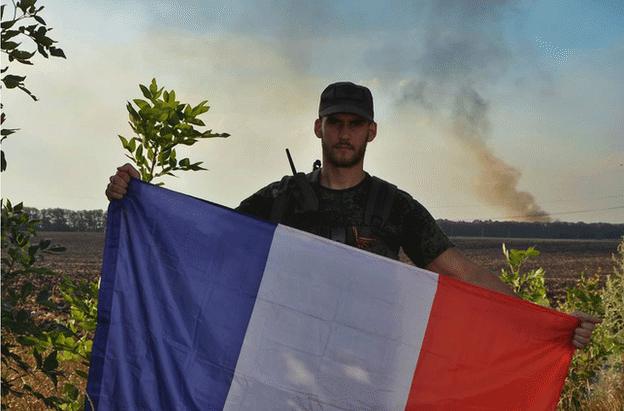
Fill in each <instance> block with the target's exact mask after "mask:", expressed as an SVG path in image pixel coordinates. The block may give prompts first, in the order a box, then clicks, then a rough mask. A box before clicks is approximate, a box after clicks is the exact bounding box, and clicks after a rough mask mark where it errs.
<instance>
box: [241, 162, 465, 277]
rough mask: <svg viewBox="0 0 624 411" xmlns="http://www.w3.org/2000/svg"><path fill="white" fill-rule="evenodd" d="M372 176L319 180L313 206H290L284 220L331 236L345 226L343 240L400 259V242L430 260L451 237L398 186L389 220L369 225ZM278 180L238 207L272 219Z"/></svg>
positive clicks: (417, 259)
mask: <svg viewBox="0 0 624 411" xmlns="http://www.w3.org/2000/svg"><path fill="white" fill-rule="evenodd" d="M371 183H372V177H371V176H370V175H369V174H368V173H367V174H366V177H365V178H364V180H363V181H362V182H361V183H359V184H358V185H356V186H354V187H351V188H348V189H345V190H332V189H329V188H326V187H322V186H321V185H320V184H319V183H318V182H316V183H312V187H313V189H314V191H315V193H316V196H317V198H318V199H319V209H318V211H314V212H307V213H302V212H296V210H294V207H290V208H289V209H287V210H286V211H285V213H284V215H283V217H282V218H281V221H280V223H281V224H284V225H287V226H290V227H293V228H297V229H299V230H303V231H307V232H309V233H312V234H316V235H319V236H322V237H325V238H332V237H334V238H335V236H333V235H332V230H333V231H334V232H335V231H336V230H344V235H343V237H344V240H345V241H344V242H345V243H346V244H348V245H351V246H354V247H358V248H361V249H363V250H367V251H370V252H373V253H376V254H379V255H383V256H386V257H390V258H394V259H396V260H398V255H399V249H400V248H401V247H402V248H403V251H404V252H405V254H407V256H408V257H409V258H410V259H411V260H412V261H413V262H414V264H416V265H417V266H419V267H425V266H427V265H428V264H429V263H430V262H431V261H433V260H434V259H435V258H436V257H437V256H439V255H440V254H442V252H443V251H445V250H446V249H448V248H450V247H453V243H451V241H450V240H449V239H448V238H447V236H446V235H445V234H444V232H443V231H442V230H441V229H440V227H439V226H438V224H437V223H436V222H435V220H434V219H433V217H432V216H431V214H429V212H428V211H427V210H426V209H425V207H423V206H422V205H421V204H420V203H419V202H418V201H416V200H414V199H413V198H412V197H411V196H410V195H409V194H408V193H406V192H405V191H402V190H397V193H396V195H395V197H394V202H393V204H392V209H391V212H390V216H389V218H388V221H387V222H386V223H385V224H384V225H383V227H382V228H376V227H371V226H366V225H365V219H364V214H365V210H366V205H367V200H368V194H369V191H370V188H371ZM279 188H280V182H279V181H278V182H274V183H271V184H269V185H268V186H266V187H264V188H262V189H261V190H260V191H258V192H257V193H255V194H253V195H252V196H251V197H249V198H247V199H245V200H243V201H242V202H241V204H240V205H239V206H238V207H237V210H238V211H240V212H243V213H246V214H250V215H252V216H254V217H257V218H261V219H264V220H268V219H270V217H271V210H272V208H273V203H274V201H275V199H276V198H277V196H278V195H280V191H279Z"/></svg>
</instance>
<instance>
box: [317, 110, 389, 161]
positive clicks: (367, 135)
mask: <svg viewBox="0 0 624 411" xmlns="http://www.w3.org/2000/svg"><path fill="white" fill-rule="evenodd" d="M314 133H315V134H316V136H317V137H318V138H320V139H321V145H322V146H323V160H324V161H326V162H330V163H331V164H332V165H334V166H335V167H344V168H350V167H353V166H355V165H357V164H359V163H361V162H362V161H363V160H364V153H365V152H366V144H368V142H370V141H373V139H374V138H375V136H376V134H377V124H376V123H375V122H373V121H368V120H367V119H365V118H364V117H361V116H358V115H357V114H349V113H337V114H331V115H329V116H326V117H323V118H320V119H317V120H316V121H315V123H314Z"/></svg>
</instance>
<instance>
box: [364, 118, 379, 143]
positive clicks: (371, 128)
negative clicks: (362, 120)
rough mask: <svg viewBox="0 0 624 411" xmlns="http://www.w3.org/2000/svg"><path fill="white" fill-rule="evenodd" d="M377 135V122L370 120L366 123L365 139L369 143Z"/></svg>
mask: <svg viewBox="0 0 624 411" xmlns="http://www.w3.org/2000/svg"><path fill="white" fill-rule="evenodd" d="M376 136H377V123H375V122H374V121H371V122H370V123H369V124H368V138H367V139H366V140H367V141H368V142H369V143H370V142H371V141H373V140H374V139H375V137H376Z"/></svg>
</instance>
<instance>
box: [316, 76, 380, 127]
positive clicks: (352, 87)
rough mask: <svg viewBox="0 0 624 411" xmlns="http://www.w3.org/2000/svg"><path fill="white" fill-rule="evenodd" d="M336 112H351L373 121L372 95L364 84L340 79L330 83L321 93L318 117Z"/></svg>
mask: <svg viewBox="0 0 624 411" xmlns="http://www.w3.org/2000/svg"><path fill="white" fill-rule="evenodd" d="M336 113H351V114H357V115H359V116H362V117H364V118H365V119H367V120H369V121H375V120H373V118H374V113H373V95H372V94H371V92H370V90H369V89H368V88H366V87H364V86H360V85H357V84H353V83H351V82H350V81H342V82H339V83H333V84H330V85H329V86H327V87H326V88H325V90H323V92H322V93H321V102H320V103H319V117H324V116H328V115H330V114H336Z"/></svg>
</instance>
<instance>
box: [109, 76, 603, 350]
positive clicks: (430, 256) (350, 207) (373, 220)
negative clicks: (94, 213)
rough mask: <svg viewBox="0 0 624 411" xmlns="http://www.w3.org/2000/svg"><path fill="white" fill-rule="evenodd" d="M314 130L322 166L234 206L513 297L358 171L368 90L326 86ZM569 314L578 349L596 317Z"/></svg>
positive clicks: (119, 192)
mask: <svg viewBox="0 0 624 411" xmlns="http://www.w3.org/2000/svg"><path fill="white" fill-rule="evenodd" d="M314 133H315V134H316V136H317V137H318V138H319V139H320V140H321V146H322V151H323V161H322V168H320V169H319V170H317V171H315V172H313V173H311V174H309V175H307V176H305V177H304V176H302V175H300V176H295V177H285V178H284V179H282V181H281V182H275V183H271V184H269V185H268V186H266V187H264V188H263V189H261V190H260V191H258V192H257V193H255V194H253V195H252V196H251V197H249V198H247V199H245V200H243V202H241V204H240V206H239V207H238V208H237V210H238V211H240V212H244V213H247V214H251V215H253V216H255V217H258V218H261V219H265V220H272V221H273V222H280V223H282V224H285V225H288V226H291V227H294V228H298V229H301V230H304V231H308V232H311V233H313V234H317V235H320V236H323V237H327V238H331V239H334V240H336V241H340V242H343V243H346V244H349V245H352V246H354V247H358V248H361V249H365V250H368V251H371V252H374V253H377V254H380V255H383V256H386V257H390V258H394V259H398V252H399V248H401V247H402V248H403V250H404V251H405V253H406V254H407V255H408V256H409V257H410V259H411V260H412V261H413V262H414V263H415V264H416V265H417V266H419V267H423V268H426V269H428V270H430V271H434V272H437V273H441V274H446V275H449V276H451V277H455V278H457V279H460V280H462V281H466V282H469V283H472V284H475V285H478V286H481V287H484V288H488V289H491V290H494V291H498V292H501V293H504V294H507V295H513V292H512V291H511V290H510V289H509V287H508V286H507V285H505V284H504V283H503V282H502V281H501V280H500V279H499V278H498V277H497V276H496V275H494V274H493V273H490V272H488V271H487V270H485V269H483V268H481V267H479V266H478V265H476V264H474V263H473V262H472V261H470V260H468V259H467V258H466V257H465V256H464V255H463V254H462V253H461V252H460V251H459V250H457V248H455V247H454V245H453V243H452V242H451V241H450V240H449V239H448V238H447V237H446V235H445V234H444V233H443V232H442V230H441V229H440V228H439V227H438V225H437V224H436V222H435V220H434V219H433V217H432V216H431V215H430V214H429V212H428V211H427V210H426V209H425V208H424V207H423V206H422V205H421V204H419V203H418V202H417V201H416V200H414V199H413V198H412V197H411V196H410V195H409V194H408V193H406V192H404V191H401V190H398V189H397V188H396V187H395V186H393V185H392V184H390V183H387V182H385V181H383V180H380V179H377V178H375V177H371V176H370V175H369V174H368V173H366V172H365V171H364V156H365V153H366V147H367V145H368V143H370V142H372V141H373V140H374V139H375V137H376V136H377V123H375V121H374V110H373V98H372V94H371V92H370V90H369V89H368V88H366V87H364V86H360V85H356V84H353V83H350V82H339V83H334V84H330V85H329V86H327V88H326V89H325V90H324V91H323V93H322V94H321V99H320V105H319V117H318V118H317V119H316V120H315V122H314ZM117 170H118V171H117V173H116V174H115V175H114V176H112V177H111V178H110V183H109V184H108V186H107V189H106V196H107V197H108V199H109V200H114V199H120V198H122V197H123V196H124V194H125V193H126V190H127V185H128V182H129V180H130V177H134V178H139V173H138V172H137V171H136V170H135V169H134V168H133V167H132V166H131V165H130V164H126V165H124V166H122V167H119V168H118V169H117ZM575 315H576V316H577V317H578V318H579V319H580V320H581V324H580V326H579V328H577V329H576V330H575V334H574V336H573V340H572V343H573V344H574V346H576V347H577V348H582V347H584V346H585V345H587V343H588V342H589V339H590V337H591V333H592V331H593V329H594V327H595V324H596V323H597V322H599V321H600V320H599V319H597V318H595V317H592V316H589V315H586V314H583V313H575Z"/></svg>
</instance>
